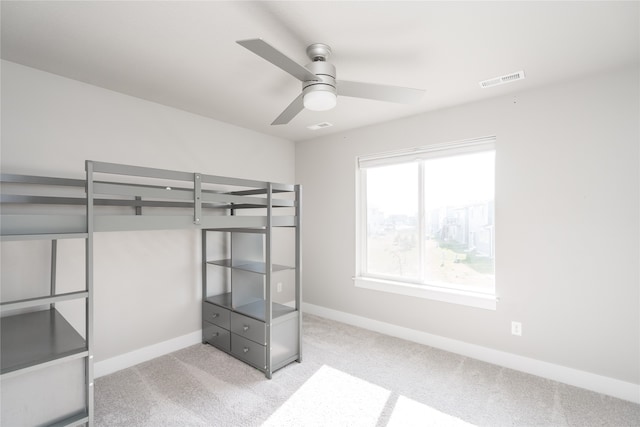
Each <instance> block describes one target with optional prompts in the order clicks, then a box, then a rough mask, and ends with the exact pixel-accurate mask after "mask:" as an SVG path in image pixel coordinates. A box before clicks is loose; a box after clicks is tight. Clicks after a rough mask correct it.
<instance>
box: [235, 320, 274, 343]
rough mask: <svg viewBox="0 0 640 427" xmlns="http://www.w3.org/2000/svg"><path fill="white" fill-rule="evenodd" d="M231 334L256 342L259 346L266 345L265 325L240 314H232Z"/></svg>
mask: <svg viewBox="0 0 640 427" xmlns="http://www.w3.org/2000/svg"><path fill="white" fill-rule="evenodd" d="M229 329H231V332H233V333H234V334H238V335H240V336H242V337H245V338H248V339H250V340H251V341H255V342H257V343H258V344H262V345H266V344H267V343H266V340H265V336H266V333H265V324H264V322H261V321H259V320H255V319H252V318H251V317H247V316H243V315H242V314H238V313H231V327H230V328H229Z"/></svg>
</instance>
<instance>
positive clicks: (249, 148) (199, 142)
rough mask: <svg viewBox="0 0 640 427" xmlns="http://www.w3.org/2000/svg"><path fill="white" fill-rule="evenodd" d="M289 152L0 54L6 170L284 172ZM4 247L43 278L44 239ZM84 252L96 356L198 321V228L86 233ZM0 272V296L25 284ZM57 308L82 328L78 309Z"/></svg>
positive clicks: (182, 331)
mask: <svg viewBox="0 0 640 427" xmlns="http://www.w3.org/2000/svg"><path fill="white" fill-rule="evenodd" d="M294 153H295V146H294V144H293V143H292V142H291V141H287V140H283V139H280V138H274V137H270V136H267V135H263V134H260V133H256V132H253V131H249V130H246V129H243V128H239V127H236V126H232V125H229V124H226V123H222V122H219V121H216V120H212V119H208V118H205V117H202V116H197V115H194V114H191V113H187V112H184V111H180V110H176V109H172V108H168V107H165V106H162V105H159V104H154V103H151V102H147V101H143V100H141V99H138V98H133V97H130V96H126V95H122V94H119V93H116V92H112V91H109V90H105V89H101V88H98V87H95V86H91V85H87V84H84V83H81V82H78V81H74V80H70V79H66V78H62V77H59V76H56V75H53V74H49V73H44V72H42V71H38V70H35V69H32V68H27V67H24V66H21V65H18V64H14V63H11V62H7V61H2V146H1V155H2V159H1V164H0V166H1V168H2V171H3V172H6V173H23V174H35V175H45V174H46V175H53V176H65V177H77V178H83V176H84V160H85V159H91V160H99V161H105V162H116V163H126V164H133V165H140V166H149V167H156V168H167V169H175V170H184V171H194V172H195V171H198V172H202V173H208V174H213V175H223V176H233V177H239V178H247V179H259V180H271V181H277V182H293V178H294V160H295V154H294ZM9 245H10V248H9V250H5V251H4V252H3V259H2V261H3V263H4V262H5V261H6V262H7V263H8V264H6V265H9V264H14V263H18V262H23V263H24V267H23V268H22V269H19V271H20V270H21V271H24V272H28V277H29V279H34V280H29V282H31V283H35V282H37V281H38V280H40V281H43V282H44V283H45V286H46V283H47V280H48V278H47V274H48V265H47V260H46V254H47V253H48V252H47V251H48V248H47V247H46V246H44V247H43V246H42V245H41V244H37V243H36V244H32V245H26V246H27V248H26V249H24V248H23V249H21V248H20V243H13V242H12V243H9ZM59 249H60V255H59V262H60V265H59V278H58V283H59V286H60V287H61V289H62V288H65V287H68V286H70V285H72V286H77V287H78V286H80V287H81V286H83V274H84V272H83V270H80V271H78V265H82V264H83V261H82V259H83V257H84V251H83V247H82V242H79V243H78V242H73V241H64V242H60V248H59ZM33 251H35V252H33ZM36 252H37V253H39V254H44V255H45V260H44V262H43V263H39V264H38V263H36V261H37V260H38V259H40V258H39V257H35V256H31V255H33V254H35V253H36ZM94 258H95V273H94V277H95V298H94V304H95V328H94V332H95V360H96V361H97V362H100V361H102V360H104V359H108V358H111V357H114V356H118V355H121V354H124V353H127V352H131V351H134V350H137V349H140V348H143V347H146V346H150V345H153V344H156V343H160V342H163V341H166V340H169V339H172V338H176V337H180V336H183V335H186V334H189V333H191V332H194V331H197V330H199V329H200V327H201V326H200V300H201V297H200V295H201V294H200V263H199V259H200V236H199V233H198V232H196V231H185V230H177V231H145V232H118V233H97V235H96V236H95V257H94ZM3 270H4V269H3ZM4 273H5V272H4V271H3V282H2V292H3V295H7V296H8V295H12V294H13V295H15V294H16V293H19V292H21V291H24V290H25V287H24V286H22V289H15V287H16V285H17V286H18V287H20V284H19V283H13V284H12V281H11V280H10V279H11V278H10V277H7V276H5V274H4ZM7 274H8V273H7ZM38 278H39V279H38ZM59 307H60V309H61V311H65V312H66V313H67V314H68V315H69V316H70V317H71V319H72V320H73V324H74V326H76V327H77V328H78V329H79V330H83V329H84V326H83V322H82V320H83V312H82V311H81V310H79V309H77V308H76V307H73V306H71V307H64V306H63V305H62V304H60V305H59ZM80 307H81V305H80Z"/></svg>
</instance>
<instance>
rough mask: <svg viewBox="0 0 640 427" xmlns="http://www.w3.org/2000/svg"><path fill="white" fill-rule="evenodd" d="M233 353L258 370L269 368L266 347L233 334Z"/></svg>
mask: <svg viewBox="0 0 640 427" xmlns="http://www.w3.org/2000/svg"><path fill="white" fill-rule="evenodd" d="M231 353H233V355H234V356H236V357H237V358H238V359H241V360H244V361H245V362H247V363H248V364H250V365H253V366H255V367H256V368H258V369H266V368H267V363H266V360H267V351H266V349H265V347H264V346H262V345H260V344H258V343H255V342H253V341H251V340H248V339H246V338H242V337H241V336H239V335H236V334H231Z"/></svg>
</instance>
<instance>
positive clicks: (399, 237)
mask: <svg viewBox="0 0 640 427" xmlns="http://www.w3.org/2000/svg"><path fill="white" fill-rule="evenodd" d="M366 173H367V195H366V197H367V198H366V200H367V265H366V269H367V272H368V273H369V274H373V275H379V276H389V277H395V278H402V279H405V280H409V279H410V280H414V281H415V280H417V279H419V277H420V268H419V263H420V259H419V252H418V250H419V249H418V245H419V233H418V183H419V179H418V163H404V164H398V165H392V166H382V167H376V168H369V169H367V172H366Z"/></svg>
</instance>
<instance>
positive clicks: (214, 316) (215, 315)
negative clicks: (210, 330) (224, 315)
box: [211, 313, 220, 319]
mask: <svg viewBox="0 0 640 427" xmlns="http://www.w3.org/2000/svg"><path fill="white" fill-rule="evenodd" d="M218 316H220V315H219V314H218V313H213V314H212V315H211V317H212V318H213V319H215V318H216V317H218Z"/></svg>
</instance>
